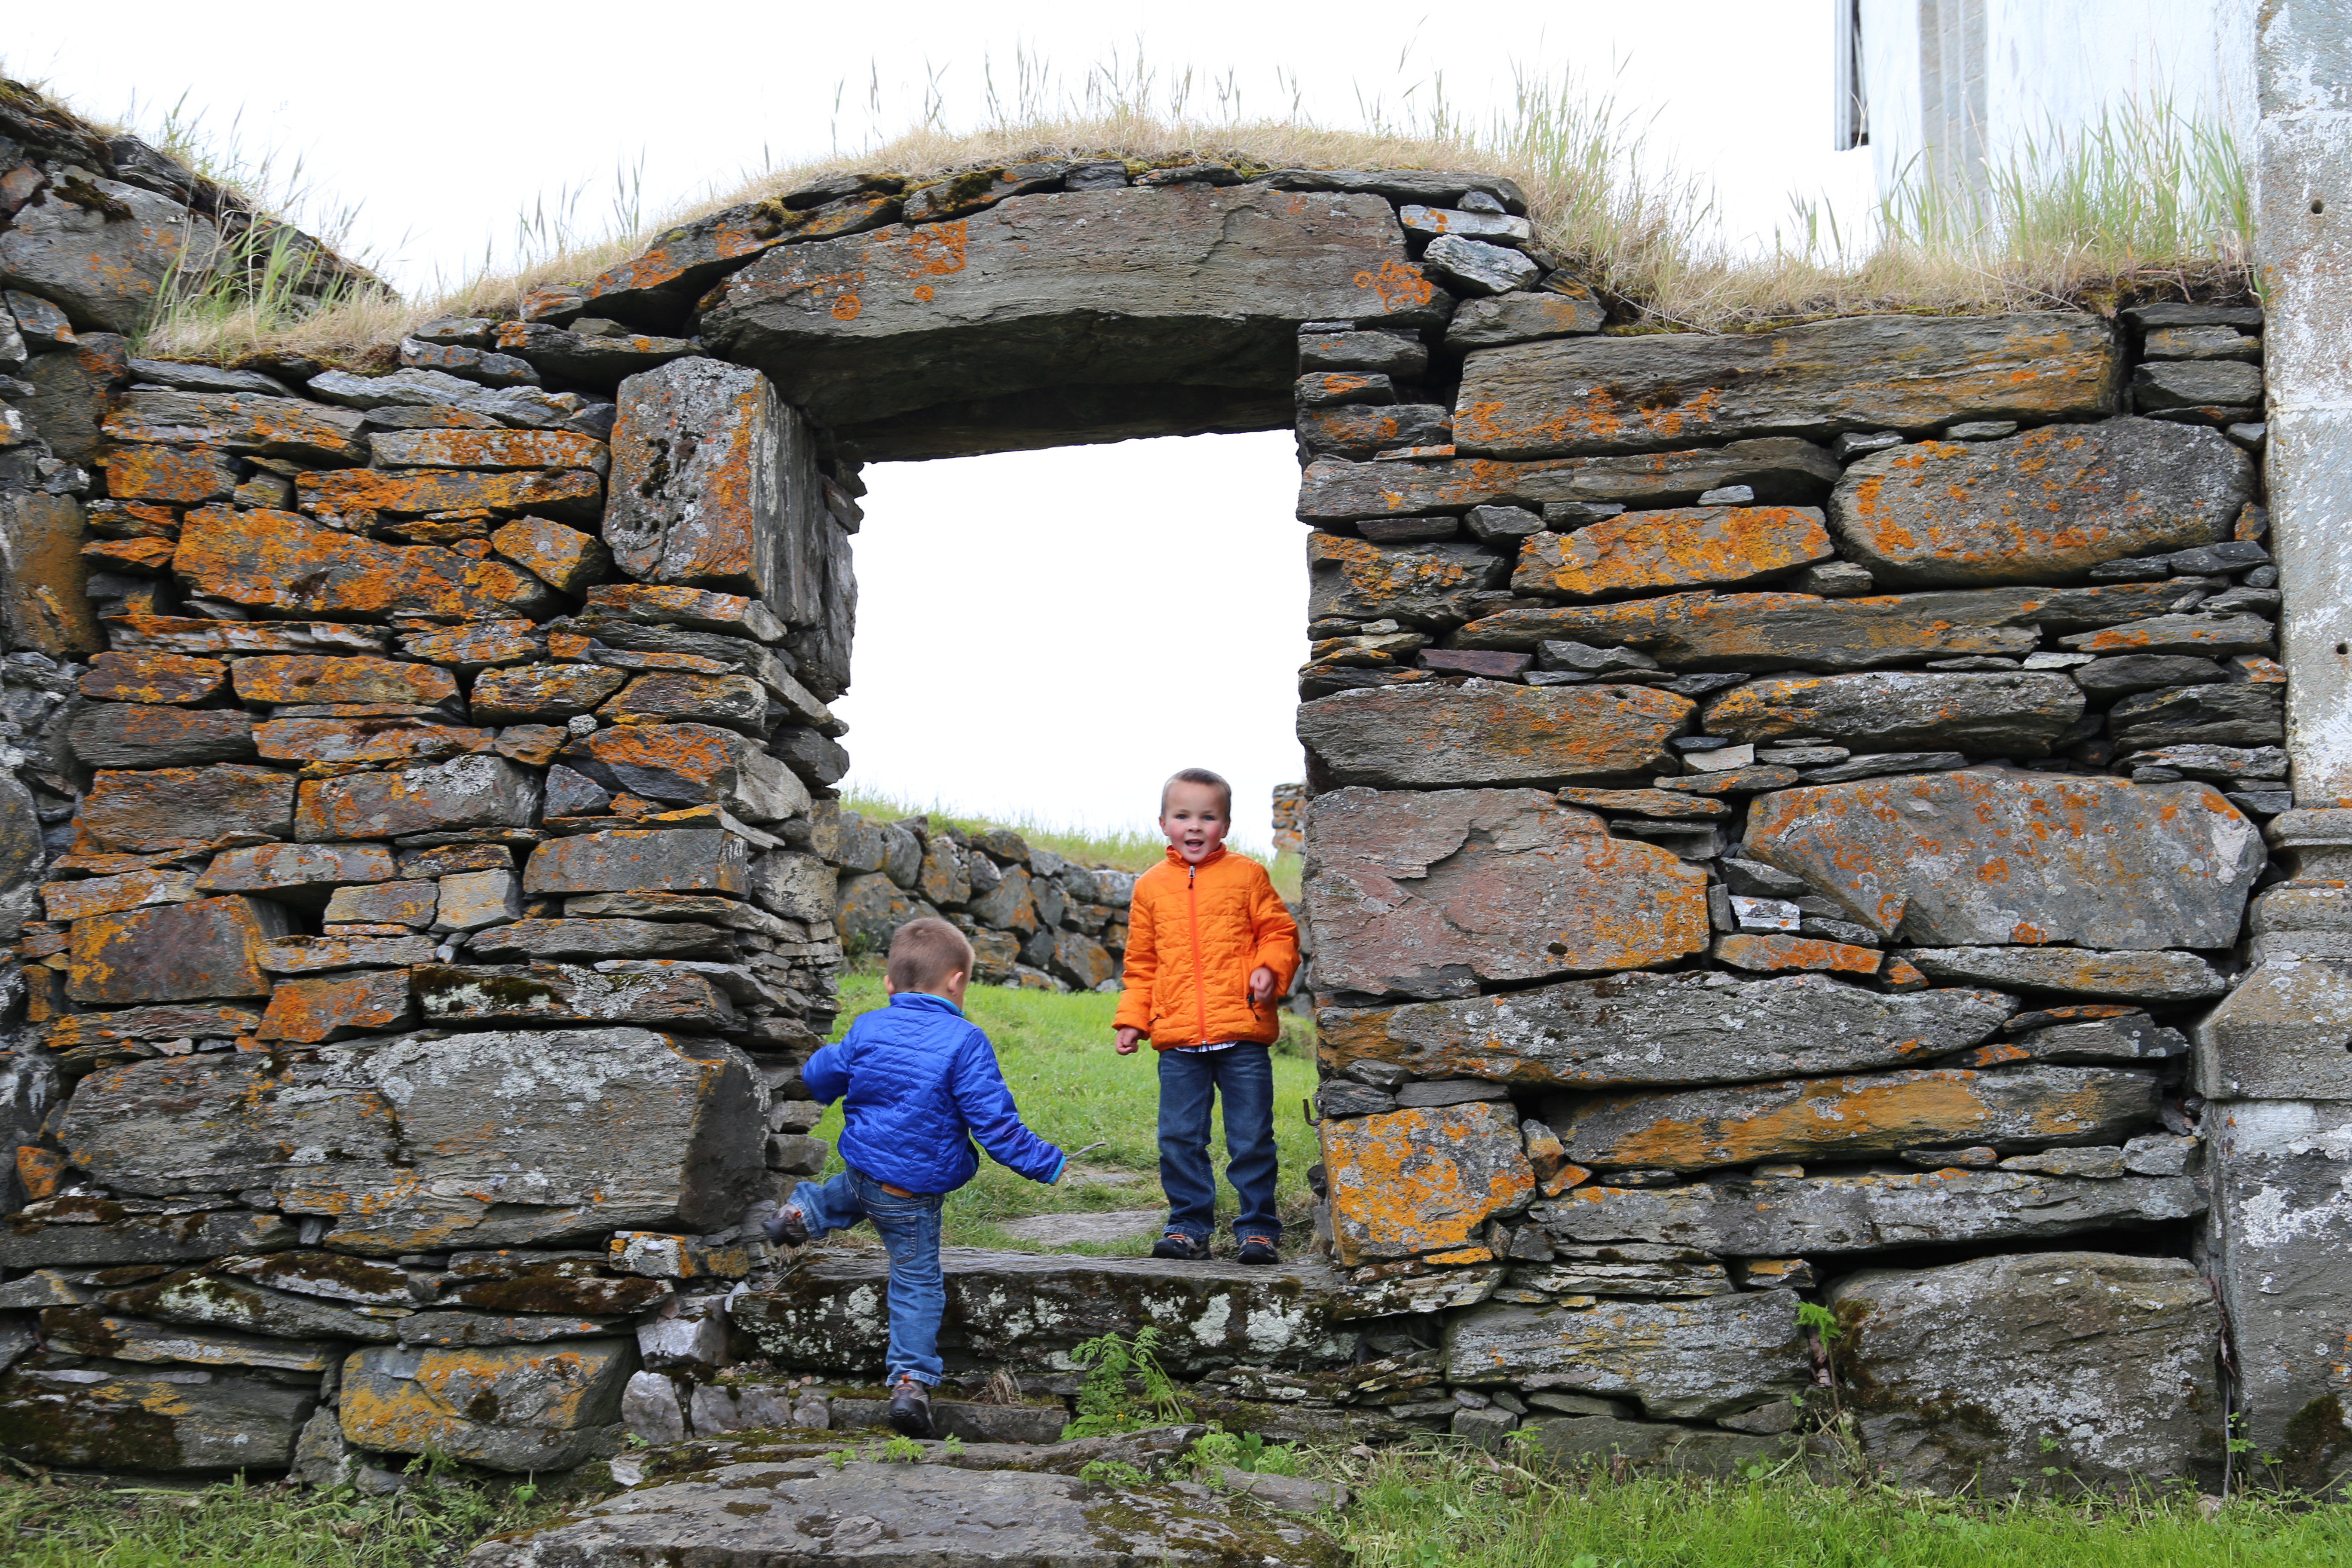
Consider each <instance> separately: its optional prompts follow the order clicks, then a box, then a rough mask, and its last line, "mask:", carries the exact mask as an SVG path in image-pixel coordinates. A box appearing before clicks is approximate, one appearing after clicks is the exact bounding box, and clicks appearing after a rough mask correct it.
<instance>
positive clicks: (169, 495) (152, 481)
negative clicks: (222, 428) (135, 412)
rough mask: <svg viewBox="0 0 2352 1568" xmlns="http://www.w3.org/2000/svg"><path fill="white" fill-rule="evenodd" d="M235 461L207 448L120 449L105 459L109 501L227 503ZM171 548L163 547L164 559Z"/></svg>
mask: <svg viewBox="0 0 2352 1568" xmlns="http://www.w3.org/2000/svg"><path fill="white" fill-rule="evenodd" d="M140 395H141V394H139V393H132V394H131V396H133V397H137V396H140ZM108 423H109V424H112V423H113V421H111V420H109V421H108ZM236 482H237V474H236V458H232V457H230V456H229V455H228V454H227V453H226V452H219V451H214V450H212V449H210V448H206V447H199V448H198V449H196V450H195V451H193V452H184V451H182V450H180V449H179V448H178V447H118V448H117V449H116V450H115V451H113V452H112V453H110V454H109V455H108V458H107V464H106V493H107V496H108V498H109V499H110V500H152V501H173V502H177V503H179V504H181V505H183V506H194V505H201V504H202V503H204V502H205V501H214V500H228V498H229V497H231V496H232V495H235V494H236ZM170 548H171V547H170V546H169V545H168V544H167V545H165V546H164V550H165V552H166V554H167V555H168V553H169V551H170Z"/></svg>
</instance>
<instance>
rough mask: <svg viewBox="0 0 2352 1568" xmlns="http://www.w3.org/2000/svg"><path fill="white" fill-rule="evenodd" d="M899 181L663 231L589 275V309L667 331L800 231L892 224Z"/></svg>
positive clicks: (837, 231) (852, 230)
mask: <svg viewBox="0 0 2352 1568" xmlns="http://www.w3.org/2000/svg"><path fill="white" fill-rule="evenodd" d="M900 184H902V182H900V181H899V180H898V179H896V178H894V177H891V176H887V175H884V176H880V177H879V178H878V179H877V191H874V192H859V193H857V194H856V195H851V196H849V197H846V198H845V199H843V200H840V201H835V202H830V203H827V204H826V205H823V206H820V207H817V208H815V209H814V210H813V211H803V210H800V209H796V208H793V207H788V206H786V205H784V204H783V203H782V202H781V201H777V200H774V199H769V200H766V201H758V202H745V203H743V204H742V205H740V206H732V207H729V208H727V209H726V210H725V211H723V212H716V213H712V214H710V215H709V216H706V217H698V218H696V219H694V220H693V221H692V222H690V223H685V224H681V225H679V226H677V227H676V228H671V229H666V230H664V231H663V232H662V233H660V234H658V235H656V236H655V237H654V239H653V243H652V244H651V245H650V246H648V247H646V249H644V250H643V251H640V252H639V253H638V254H636V255H635V256H633V257H631V258H629V259H628V260H626V261H624V262H621V263H619V264H617V265H616V266H614V267H611V268H607V269H605V270H604V272H602V273H599V274H598V275H597V276H596V277H594V278H592V279H589V280H588V284H587V287H586V290H585V293H586V298H587V300H588V303H589V306H590V312H589V313H590V314H592V315H599V316H610V317H614V318H617V319H619V320H621V321H640V320H643V321H649V322H650V324H652V325H654V326H656V327H660V328H664V329H667V328H668V327H669V326H671V325H673V324H675V323H676V322H678V321H683V320H684V319H685V318H686V316H687V313H688V311H689V310H691V309H692V307H693V303H694V300H695V297H696V296H697V295H699V294H701V293H702V292H703V291H704V290H706V289H709V287H710V285H712V284H713V283H716V282H718V281H719V279H721V278H724V277H725V276H726V275H727V274H728V273H730V272H732V271H734V270H735V269H736V268H739V267H742V266H744V265H745V264H746V263H748V262H750V261H751V258H754V257H756V256H758V255H759V254H760V252H761V251H763V250H766V249H768V248H769V247H772V246H776V245H781V244H782V243H783V242H784V241H786V240H787V239H791V238H793V237H797V236H802V235H807V236H810V237H814V236H818V235H842V234H856V233H857V232H858V231H859V230H861V229H865V228H872V227H878V226H881V225H883V224H886V223H888V222H890V221H892V220H893V219H894V218H896V217H897V216H898V199H897V197H896V195H892V194H890V193H895V192H896V191H897V190H898V187H899V185H900ZM510 352H511V351H510Z"/></svg>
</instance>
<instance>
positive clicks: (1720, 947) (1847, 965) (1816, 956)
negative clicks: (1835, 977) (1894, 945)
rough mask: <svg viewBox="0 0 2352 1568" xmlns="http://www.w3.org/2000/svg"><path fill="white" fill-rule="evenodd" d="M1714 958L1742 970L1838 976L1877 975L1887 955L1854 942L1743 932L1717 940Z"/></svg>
mask: <svg viewBox="0 0 2352 1568" xmlns="http://www.w3.org/2000/svg"><path fill="white" fill-rule="evenodd" d="M1715 956H1716V958H1717V960H1718V961H1720V962H1722V963H1728V964H1732V965H1735V966H1736V967H1738V968H1740V969H1754V970H1761V971H1766V972H1772V971H1779V970H1799V969H1818V970H1827V971H1829V972H1831V973H1835V974H1875V973H1878V966H1879V963H1880V961H1881V960H1882V959H1883V957H1884V956H1885V955H1884V954H1882V953H1881V952H1879V951H1878V949H1876V948H1874V947H1857V946H1855V945H1853V943H1852V942H1828V941H1824V940H1823V939H1822V938H1820V937H1810V936H1784V935H1779V934H1759V933H1757V932H1753V931H1741V932H1739V933H1738V934H1737V935H1733V936H1724V937H1717V939H1716V942H1715Z"/></svg>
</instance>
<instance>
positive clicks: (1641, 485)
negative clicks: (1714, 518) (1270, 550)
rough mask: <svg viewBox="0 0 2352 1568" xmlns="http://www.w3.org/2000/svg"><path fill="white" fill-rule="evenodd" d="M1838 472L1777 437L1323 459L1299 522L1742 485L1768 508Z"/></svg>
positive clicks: (1653, 498) (1690, 496)
mask: <svg viewBox="0 0 2352 1568" xmlns="http://www.w3.org/2000/svg"><path fill="white" fill-rule="evenodd" d="M1840 472H1841V470H1840V468H1838V462H1837V459H1836V458H1832V457H1831V456H1830V455H1829V453H1827V452H1825V451H1823V450H1822V448H1821V447H1816V446H1814V445H1813V444H1812V443H1811V441H1801V440H1798V439H1796V438H1795V437H1768V438H1765V439H1762V440H1756V441H1734V442H1732V443H1731V444H1730V445H1728V446H1725V447H1702V448H1700V449H1698V450H1696V451H1688V452H1644V453H1641V454H1638V455H1632V456H1625V457H1612V458H1550V459H1547V460H1542V461H1538V462H1532V463H1505V462H1498V461H1496V459H1494V458H1459V459H1456V460H1454V461H1450V462H1434V463H1350V462H1346V461H1343V460H1340V459H1339V458H1318V459H1317V460H1315V461H1314V462H1312V463H1309V464H1308V465H1307V472H1306V475H1305V477H1304V479H1302V480H1301V482H1300V485H1299V491H1298V519H1299V521H1301V522H1346V521H1351V520H1354V519H1358V518H1368V517H1407V516H1421V515H1423V514H1426V513H1430V512H1458V511H1461V510H1464V509H1465V508H1467V507H1475V506H1487V505H1494V504H1496V503H1507V504H1512V505H1517V506H1525V507H1540V506H1544V505H1547V504H1549V503H1551V502H1555V501H1586V502H1591V501H1603V502H1612V503H1614V504H1616V505H1619V506H1628V507H1634V508H1640V509H1648V508H1654V507H1674V506H1690V505H1693V504H1695V503H1696V501H1697V500H1698V498H1699V497H1701V496H1703V495H1705V494H1706V492H1707V491H1709V490H1712V489H1724V488H1726V487H1727V486H1732V485H1745V486H1747V487H1748V489H1751V490H1753V491H1755V492H1756V499H1757V500H1759V501H1761V502H1763V503H1764V504H1766V505H1780V504H1784V503H1787V504H1798V505H1802V504H1808V503H1813V502H1818V501H1820V500H1823V499H1825V498H1826V497H1827V496H1828V495H1829V492H1830V487H1831V486H1832V485H1833V484H1835V483H1836V482H1837V479H1838V475H1839V473H1840Z"/></svg>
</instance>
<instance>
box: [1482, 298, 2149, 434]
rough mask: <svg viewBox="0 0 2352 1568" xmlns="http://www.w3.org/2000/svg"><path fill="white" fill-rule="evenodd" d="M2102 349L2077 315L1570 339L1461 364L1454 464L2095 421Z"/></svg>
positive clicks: (2106, 370)
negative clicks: (1972, 424) (1955, 426)
mask: <svg viewBox="0 0 2352 1568" xmlns="http://www.w3.org/2000/svg"><path fill="white" fill-rule="evenodd" d="M2114 377H2115V347H2114V342H2113V338H2112V334H2111V332H2110V331H2109V330H2108V328H2107V327H2106V325H2105V323H2104V322H2102V321H2098V320H2096V319H2095V318H2094V317H2091V316H2088V315H2074V314H2059V313H2053V314H2033V315H2014V316H1974V317H1917V316H1863V317H1849V318H1844V319H1841V320H1834V321H1814V322H1810V323H1808V324H1805V325H1802V326H1797V327H1791V328H1788V329H1786V330H1784V331H1772V332H1753V333H1730V334H1724V335H1717V334H1711V333H1699V332H1689V333H1675V334H1652V335H1648V336H1643V337H1631V338H1605V337H1595V338H1570V339H1566V340H1563V341H1560V342H1547V343H1527V344H1521V345H1518V346H1517V347H1512V348H1500V349H1485V350H1480V351H1478V352H1476V353H1472V354H1471V355H1470V356H1469V357H1468V359H1467V360H1465V362H1464V364H1463V371H1462V392H1461V396H1460V398H1459V400H1458V402H1457V405H1456V410H1457V412H1456V415H1455V420H1454V434H1455V440H1456V442H1457V443H1458V444H1459V445H1460V446H1461V447H1462V449H1463V450H1464V451H1465V452H1475V453H1477V454H1479V455H1481V456H1485V457H1495V458H1541V457H1551V456H1556V455H1570V454H1576V453H1582V452H1625V451H1647V450H1653V449H1656V448H1659V447H1682V446H1688V445H1690V444H1692V443H1694V442H1697V441H1721V440H1727V439H1733V438H1737V437H1746V436H1767V435H1796V436H1810V437H1814V438H1815V439H1819V440H1827V439H1828V438H1830V437H1832V436H1836V435H1838V434H1840V433H1842V432H1844V431H1849V430H1873V429H1895V430H1905V431H1918V430H1927V429H1932V428H1938V427H1940V426H1943V425H1945V424H1947V423H1948V422H1950V421H1951V420H1954V419H1975V418H1988V419H2002V418H2030V419H2032V420H2034V421H2036V422H2037V423H2042V422H2048V421H2050V420H2053V419H2063V418H2067V417H2070V416H2071V417H2077V418H2079V417H2083V416H2093V417H2095V416H2100V415H2104V414H2105V413H2106V412H2108V409H2109V407H2110V405H2112V403H2113V401H2114V388H2113V382H2114Z"/></svg>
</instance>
